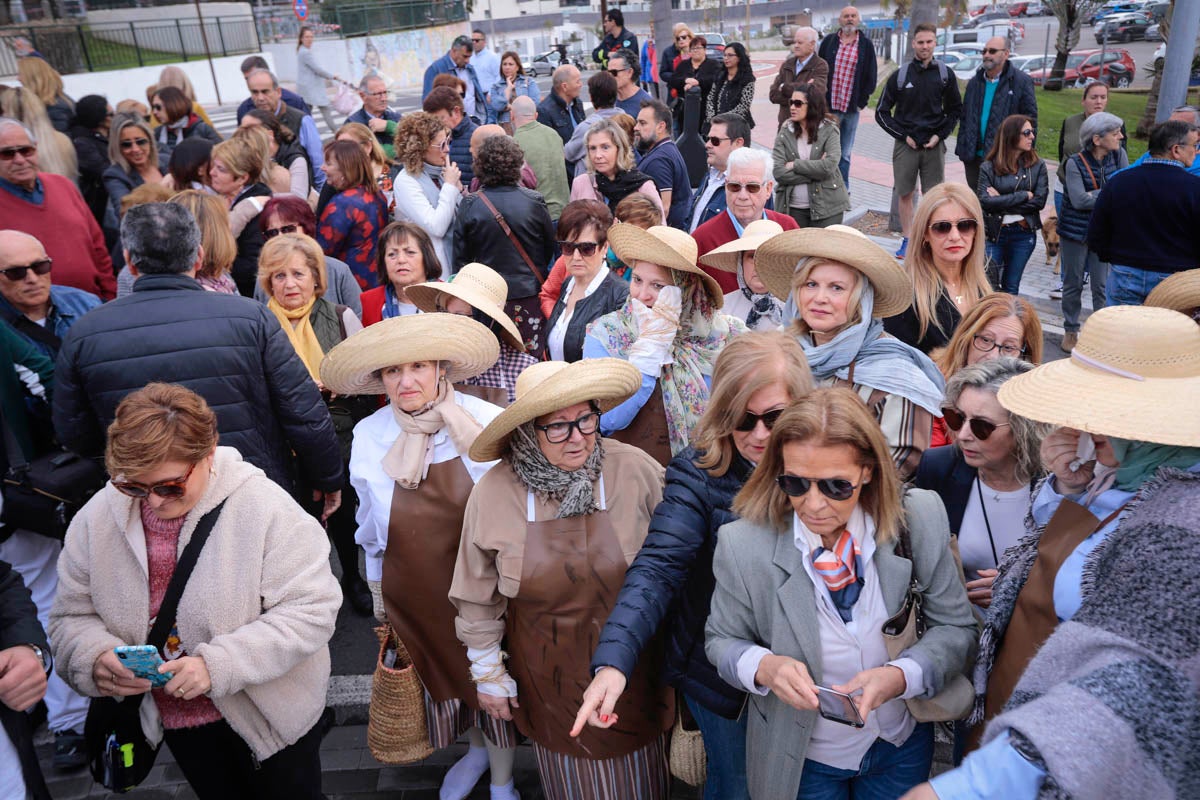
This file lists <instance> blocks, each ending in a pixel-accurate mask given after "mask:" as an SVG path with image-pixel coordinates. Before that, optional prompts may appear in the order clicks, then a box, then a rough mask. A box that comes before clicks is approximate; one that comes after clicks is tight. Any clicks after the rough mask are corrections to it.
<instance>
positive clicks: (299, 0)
mask: <svg viewBox="0 0 1200 800" xmlns="http://www.w3.org/2000/svg"><path fill="white" fill-rule="evenodd" d="M292 10H293V11H295V12H296V19H298V20H300V21H301V22H304V20H306V19H308V2H307V0H295V2H294V3H292Z"/></svg>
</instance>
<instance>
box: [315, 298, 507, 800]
mask: <svg viewBox="0 0 1200 800" xmlns="http://www.w3.org/2000/svg"><path fill="white" fill-rule="evenodd" d="M497 353H498V348H497V344H496V338H495V337H494V336H493V335H492V334H491V332H490V331H488V330H487V328H485V327H484V326H483V325H480V324H479V323H477V322H475V321H474V320H471V319H467V318H465V317H462V316H457V315H454V314H438V313H433V314H419V315H416V316H407V317H396V318H394V319H387V320H384V321H382V322H379V323H377V324H375V325H372V326H371V327H369V328H367V329H366V330H364V331H363V332H362V333H360V334H358V335H357V336H354V337H352V338H350V339H349V340H347V341H346V342H345V343H343V344H342V345H340V346H338V347H336V348H334V350H333V351H332V352H331V353H330V354H329V355H328V356H327V357H326V358H325V361H324V362H323V363H322V365H321V376H322V378H323V379H324V381H325V384H326V385H327V386H328V387H329V389H330V390H331V391H333V392H336V393H337V394H355V395H357V394H366V395H378V394H386V395H387V398H388V401H389V402H388V405H387V406H385V407H383V408H381V409H379V410H378V411H376V412H375V413H374V414H372V415H371V416H369V417H367V418H366V419H364V420H363V421H362V422H360V423H359V424H358V425H357V426H355V429H354V447H353V450H352V451H351V454H350V482H351V483H352V484H353V485H354V488H355V491H357V492H358V498H359V508H358V523H359V527H358V536H357V537H356V538H357V540H358V543H359V544H360V545H362V547H363V549H364V550H365V551H366V554H367V579H368V581H369V583H370V585H371V593H372V595H373V596H374V599H375V609H376V610H375V615H376V616H377V617H379V618H380V619H386V621H387V622H388V623H389V624H390V625H391V626H392V628H394V629H395V631H396V634H397V635H398V636H399V637H400V640H401V641H403V642H404V644H405V646H406V648H407V649H408V652H409V655H411V656H412V659H413V664H414V665H415V666H416V668H417V674H418V675H419V676H420V678H421V683H422V684H423V685H424V687H425V694H426V698H427V699H426V709H427V716H428V722H429V744H430V746H432V747H434V748H443V747H449V746H450V745H452V744H454V742H455V741H457V740H458V738H459V737H460V736H461V735H462V734H463V733H464V732H465V733H466V734H467V735H468V737H469V739H470V743H471V748H470V750H468V751H467V754H466V756H464V757H463V758H462V759H460V760H459V761H458V762H457V763H456V764H455V765H454V766H453V767H451V768H450V771H449V772H447V773H446V777H445V779H444V780H443V782H442V791H441V797H443V798H453V800H462V798H465V797H466V796H467V795H468V794H469V793H470V791H471V789H472V788H474V786H475V783H476V782H477V781H478V780H479V778H480V777H481V776H482V775H483V773H484V772H487V771H488V769H489V768H490V769H491V785H492V797H493V798H516V797H517V793H516V791H515V790H514V789H513V784H512V765H513V757H514V754H515V752H516V751H515V749H514V748H515V746H516V737H515V732H514V731H513V728H512V726H511V725H510V724H507V723H505V722H503V721H500V720H498V719H495V718H493V717H491V716H489V715H487V714H484V713H482V712H481V710H480V707H479V703H478V700H477V699H476V694H475V687H474V685H473V684H472V683H471V681H470V672H469V670H468V663H467V659H466V655H467V654H466V653H464V652H463V649H462V646H461V645H459V643H458V640H457V639H456V638H455V636H454V607H453V606H452V605H450V602H449V601H448V600H447V599H446V597H447V592H449V590H450V579H451V576H452V575H453V572H454V559H455V557H456V555H457V553H458V547H459V537H460V535H461V534H462V522H463V511H464V509H465V508H466V506H467V498H468V496H469V495H470V493H471V490H472V489H473V488H474V486H475V483H476V481H478V480H479V479H480V478H481V477H482V476H483V474H484V473H485V472H487V471H488V469H489V468H490V467H491V466H492V464H493V463H494V462H493V461H492V460H491V459H488V458H480V459H473V458H471V457H470V456H469V455H468V454H467V451H468V449H469V448H470V447H471V445H472V443H473V442H474V441H475V439H476V437H477V436H478V435H479V433H480V431H482V430H483V425H486V424H487V423H489V422H491V421H492V420H493V419H494V418H495V417H496V415H497V414H499V413H500V409H499V408H497V407H496V406H493V405H491V404H489V403H486V402H484V401H483V400H479V399H477V398H475V397H471V396H468V395H465V394H462V393H460V392H456V391H455V390H454V386H453V384H454V383H455V382H457V381H461V380H463V379H466V378H469V377H472V376H474V375H478V374H479V373H481V372H483V371H484V370H485V369H487V368H488V367H490V366H491V365H492V364H493V363H495V361H496V356H497Z"/></svg>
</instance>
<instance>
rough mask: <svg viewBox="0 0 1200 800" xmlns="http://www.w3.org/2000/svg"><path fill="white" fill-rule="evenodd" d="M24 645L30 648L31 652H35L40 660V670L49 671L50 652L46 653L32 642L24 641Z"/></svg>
mask: <svg viewBox="0 0 1200 800" xmlns="http://www.w3.org/2000/svg"><path fill="white" fill-rule="evenodd" d="M25 646H26V647H29V648H32V650H33V652H34V653H36V654H37V657H38V660H40V661H41V662H42V671H43V672H49V671H50V654H49V653H47V652H46V651H45V650H43V649H42V648H40V647H38V646H37V645H36V644H34V643H33V642H25Z"/></svg>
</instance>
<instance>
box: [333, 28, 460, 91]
mask: <svg viewBox="0 0 1200 800" xmlns="http://www.w3.org/2000/svg"><path fill="white" fill-rule="evenodd" d="M468 31H469V26H468V25H467V23H465V22H460V23H456V24H454V25H443V26H440V27H436V28H422V29H420V30H412V31H400V32H398V33H387V34H383V35H381V36H363V37H358V38H354V39H347V40H345V45H346V56H347V58H348V59H349V61H350V70H351V74H353V75H354V76H355V77H357V78H364V77H366V76H367V75H378V76H379V77H381V78H383V79H384V80H385V81H387V84H388V88H389V89H390V90H392V91H398V90H399V91H403V90H405V89H414V88H415V89H417V90H420V87H421V83H422V81H423V80H424V78H425V70H426V69H427V68H428V67H429V65H430V64H431V63H433V62H434V61H436V60H437V59H439V58H441V57H442V56H443V55H445V54H446V51H448V50H449V49H450V43H451V42H452V41H454V38H455V37H456V36H461V35H463V34H466V33H468Z"/></svg>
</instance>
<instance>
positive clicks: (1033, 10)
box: [1025, 2, 1054, 17]
mask: <svg viewBox="0 0 1200 800" xmlns="http://www.w3.org/2000/svg"><path fill="white" fill-rule="evenodd" d="M1053 15H1054V11H1053V10H1051V8H1050V6H1048V5H1046V4H1045V3H1039V2H1033V3H1030V4H1029V8H1028V9H1026V11H1025V16H1027V17H1050V16H1053Z"/></svg>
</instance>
